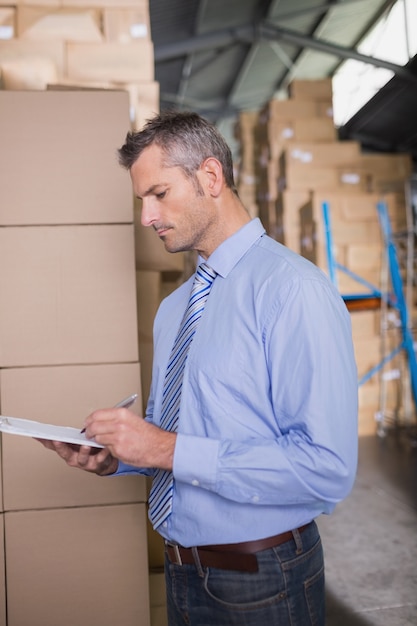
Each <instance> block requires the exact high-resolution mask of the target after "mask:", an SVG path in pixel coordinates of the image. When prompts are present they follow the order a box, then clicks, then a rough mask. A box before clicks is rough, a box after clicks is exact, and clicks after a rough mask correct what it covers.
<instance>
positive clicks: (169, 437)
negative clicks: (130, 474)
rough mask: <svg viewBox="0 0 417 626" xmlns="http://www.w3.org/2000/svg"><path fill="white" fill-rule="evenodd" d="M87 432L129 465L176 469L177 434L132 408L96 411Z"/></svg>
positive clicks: (89, 437) (86, 426)
mask: <svg viewBox="0 0 417 626" xmlns="http://www.w3.org/2000/svg"><path fill="white" fill-rule="evenodd" d="M85 434H86V436H87V437H88V439H94V440H95V441H96V442H97V443H101V444H102V445H103V446H106V448H105V449H107V450H108V451H110V453H111V455H112V456H113V457H114V458H115V459H120V460H121V461H123V462H124V463H127V464H128V465H133V466H135V467H155V468H159V469H164V470H172V464H173V458H174V448H175V440H176V434H175V433H171V432H167V431H165V430H162V429H161V428H158V427H157V426H154V425H153V424H149V423H148V422H146V421H145V420H144V419H142V418H141V417H138V416H137V415H136V414H135V413H132V412H131V411H129V410H128V409H124V408H122V409H117V408H113V409H103V410H99V411H95V412H94V413H92V414H91V415H90V416H89V417H88V418H87V419H86V421H85Z"/></svg>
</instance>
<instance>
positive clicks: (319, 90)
mask: <svg viewBox="0 0 417 626" xmlns="http://www.w3.org/2000/svg"><path fill="white" fill-rule="evenodd" d="M288 91H289V94H290V97H291V98H294V99H296V100H331V99H332V97H333V83H332V79H331V78H322V79H315V80H303V79H298V78H297V79H295V80H293V81H291V83H290V85H289V88H288Z"/></svg>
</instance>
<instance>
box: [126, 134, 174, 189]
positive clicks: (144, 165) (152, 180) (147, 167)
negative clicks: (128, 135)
mask: <svg viewBox="0 0 417 626" xmlns="http://www.w3.org/2000/svg"><path fill="white" fill-rule="evenodd" d="M164 156H165V155H164V152H163V150H162V148H160V146H158V145H156V144H152V145H151V146H148V147H147V148H145V149H144V150H143V152H142V153H141V155H140V156H139V157H138V159H137V160H136V161H135V163H134V164H133V165H132V167H131V169H130V176H131V178H132V183H133V187H134V190H135V193H136V195H139V196H142V195H144V194H145V193H146V191H147V190H148V189H150V188H151V187H154V186H156V185H164V184H169V183H171V182H173V181H175V180H176V179H178V176H181V177H183V178H185V174H184V172H183V171H182V170H181V168H179V167H168V166H166V165H165V164H164Z"/></svg>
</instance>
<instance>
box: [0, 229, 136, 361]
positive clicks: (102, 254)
mask: <svg viewBox="0 0 417 626" xmlns="http://www.w3.org/2000/svg"><path fill="white" fill-rule="evenodd" d="M0 292H1V294H2V306H1V309H0V366H1V367H14V366H30V365H57V364H82V363H84V364H85V363H118V362H122V363H123V362H136V361H138V339H137V314H136V286H135V260H134V242H133V226H132V225H112V226H108V225H103V226H42V227H36V226H35V227H27V228H14V227H9V228H1V229H0Z"/></svg>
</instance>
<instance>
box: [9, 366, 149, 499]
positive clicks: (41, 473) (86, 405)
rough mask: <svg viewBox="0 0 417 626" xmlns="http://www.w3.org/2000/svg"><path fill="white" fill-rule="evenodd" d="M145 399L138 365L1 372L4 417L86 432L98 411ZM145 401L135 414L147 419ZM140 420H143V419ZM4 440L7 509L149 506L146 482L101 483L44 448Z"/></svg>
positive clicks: (102, 480) (24, 440) (33, 443)
mask: <svg viewBox="0 0 417 626" xmlns="http://www.w3.org/2000/svg"><path fill="white" fill-rule="evenodd" d="M131 393H139V394H140V368H139V364H138V363H127V364H126V363H124V364H116V365H111V364H109V365H107V364H106V365H90V366H69V367H38V368H31V367H29V368H16V369H4V370H1V371H0V394H1V399H2V402H1V407H2V413H3V414H6V415H11V416H13V417H21V418H26V419H33V420H36V421H40V422H47V423H50V424H56V425H58V426H73V427H79V428H80V429H81V428H82V426H83V423H84V419H85V417H87V415H89V414H90V413H91V412H92V411H94V410H95V409H97V408H105V407H111V406H114V405H115V404H116V403H117V402H118V401H119V400H121V399H122V398H125V397H127V396H129V395H130V394H131ZM141 404H142V403H141V399H140V396H139V398H138V400H137V401H136V403H135V404H134V405H133V406H132V407H131V410H132V411H133V412H134V413H136V414H138V415H141V414H142V406H141ZM138 419H139V418H138ZM2 437H3V484H4V508H5V510H7V511H10V510H27V509H40V508H51V507H67V506H85V505H92V504H113V503H123V502H144V501H145V500H146V484H145V478H142V477H139V476H120V477H114V478H112V477H108V478H107V477H106V478H104V477H103V478H102V477H99V476H96V475H95V474H89V473H87V472H83V471H81V470H77V469H73V468H70V467H68V466H67V465H66V463H65V462H64V461H63V460H62V459H60V458H59V457H58V455H56V454H55V453H54V452H52V451H50V450H47V449H46V448H44V447H43V446H42V445H41V444H40V443H39V442H37V441H35V440H33V439H31V438H28V437H19V436H16V435H9V434H4V433H3V435H2Z"/></svg>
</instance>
